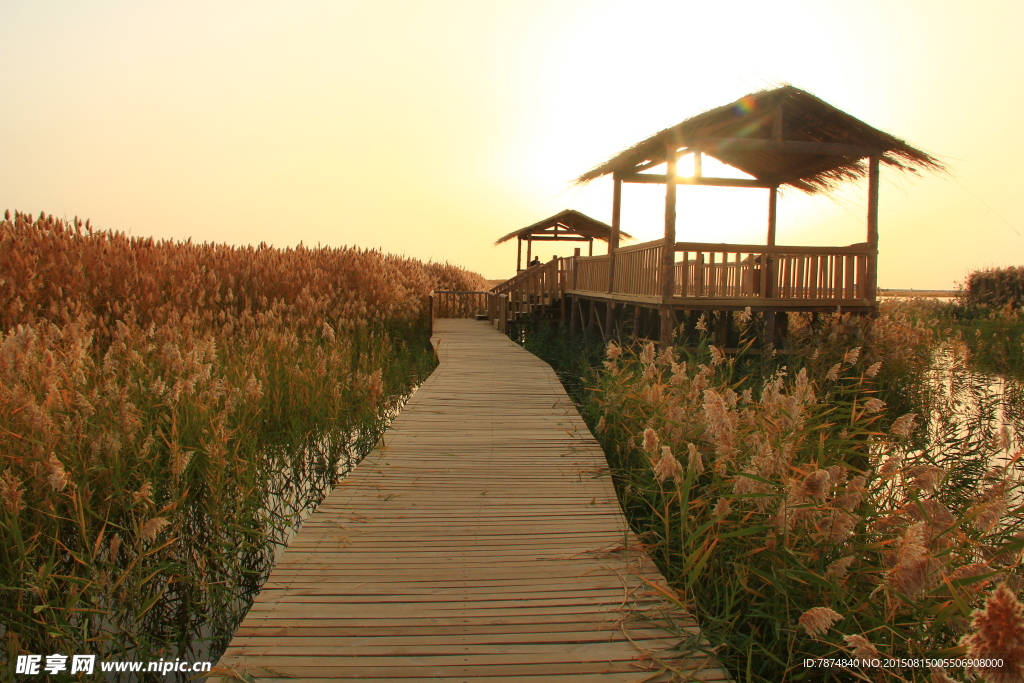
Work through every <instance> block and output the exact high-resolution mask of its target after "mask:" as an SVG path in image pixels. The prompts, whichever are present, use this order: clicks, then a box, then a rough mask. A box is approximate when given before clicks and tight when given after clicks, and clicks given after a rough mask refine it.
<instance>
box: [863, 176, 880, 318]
mask: <svg viewBox="0 0 1024 683" xmlns="http://www.w3.org/2000/svg"><path fill="white" fill-rule="evenodd" d="M868 169H869V170H868V268H867V274H866V279H867V282H866V283H865V284H866V287H865V289H864V292H865V294H866V295H867V299H868V301H870V302H871V303H872V304H873V303H875V301H876V298H877V295H878V157H877V156H873V157H871V162H870V165H869V166H868Z"/></svg>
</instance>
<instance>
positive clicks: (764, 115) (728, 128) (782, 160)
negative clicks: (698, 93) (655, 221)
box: [576, 85, 944, 193]
mask: <svg viewBox="0 0 1024 683" xmlns="http://www.w3.org/2000/svg"><path fill="white" fill-rule="evenodd" d="M777 112H781V113H782V124H781V130H779V129H778V128H775V125H776V123H775V122H776V116H777ZM779 133H781V140H782V141H783V142H779ZM788 143H792V144H788ZM820 143H827V144H826V145H822V144H820ZM669 144H671V145H672V146H673V148H675V149H677V150H678V149H684V148H690V149H694V150H701V151H702V152H704V153H706V154H708V155H709V156H712V157H714V158H716V159H718V160H720V161H722V162H724V163H726V164H729V165H730V166H733V167H735V168H738V169H740V170H741V171H744V172H746V173H749V174H750V175H752V176H754V177H755V178H757V179H758V180H759V181H764V182H767V183H769V184H772V185H790V186H792V187H796V188H798V189H800V190H803V191H804V192H808V193H815V192H821V191H823V190H824V191H828V190H830V189H832V188H833V187H834V186H835V185H837V184H838V183H840V182H842V181H845V180H854V179H857V178H861V177H863V176H864V175H866V173H867V164H866V163H865V161H864V160H865V159H866V158H867V157H869V156H872V155H874V154H878V155H881V163H883V164H886V165H888V166H890V167H893V168H898V169H900V170H902V171H910V172H914V173H916V172H917V171H918V169H919V168H920V169H926V170H944V169H943V166H942V164H940V163H939V162H938V161H937V160H936V159H935V158H934V157H932V156H930V155H929V154H926V153H925V152H922V151H921V150H919V149H915V148H913V147H911V146H910V145H908V144H907V143H906V142H904V141H903V140H900V139H899V138H895V137H893V136H892V135H889V134H888V133H883V132H882V131H880V130H878V129H876V128H872V127H871V126H869V125H868V124H866V123H864V122H863V121H860V120H859V119H855V118H854V117H852V116H850V115H849V114H847V113H846V112H844V111H841V110H839V109H836V108H835V107H833V106H832V105H830V104H828V103H827V102H825V101H823V100H820V99H818V98H817V97H815V96H814V95H812V94H811V93H809V92H807V91H805V90H801V89H799V88H794V87H793V86H791V85H786V86H783V87H781V88H775V89H772V90H762V91H760V92H755V93H751V94H750V95H747V96H746V97H742V98H740V99H738V100H736V101H735V102H733V103H731V104H727V105H725V106H724V107H718V108H717V109H712V110H711V111H707V112H704V113H703V114H698V115H697V116H694V117H692V118H689V119H687V120H685V121H683V122H682V123H680V124H677V125H675V126H672V127H671V128H666V129H665V130H663V131H661V132H659V133H657V134H655V135H653V136H652V137H650V138H648V139H646V140H644V141H643V142H641V143H639V144H637V145H634V146H633V147H630V148H629V149H627V150H625V151H624V152H622V153H621V154H619V155H618V156H616V157H614V158H612V159H610V160H609V161H607V162H605V163H603V164H601V165H600V166H598V167H596V168H594V169H592V170H590V171H588V172H586V173H584V174H583V175H581V176H580V177H579V178H577V179H576V182H577V183H580V184H582V183H586V182H588V181H590V180H593V179H595V178H599V177H601V176H603V175H607V174H609V173H616V172H617V173H620V174H631V173H635V172H637V171H641V170H645V169H647V168H651V167H653V166H656V165H657V164H659V163H664V162H665V161H666V158H667V154H668V152H667V151H666V146H667V145H669ZM827 145H833V146H831V147H828V146H827ZM835 145H841V146H842V147H836V146H835ZM787 147H788V149H787ZM822 152H824V153H822Z"/></svg>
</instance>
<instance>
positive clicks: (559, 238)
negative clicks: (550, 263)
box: [529, 234, 594, 242]
mask: <svg viewBox="0 0 1024 683" xmlns="http://www.w3.org/2000/svg"><path fill="white" fill-rule="evenodd" d="M592 239H594V238H593V237H584V236H583V235H564V234H563V235H531V236H530V239H529V241H530V242H587V241H590V240H592Z"/></svg>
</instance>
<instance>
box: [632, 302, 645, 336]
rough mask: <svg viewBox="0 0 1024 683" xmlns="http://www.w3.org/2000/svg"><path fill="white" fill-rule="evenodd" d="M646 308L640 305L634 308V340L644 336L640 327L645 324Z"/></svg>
mask: <svg viewBox="0 0 1024 683" xmlns="http://www.w3.org/2000/svg"><path fill="white" fill-rule="evenodd" d="M643 311H644V308H643V306H641V305H640V304H636V305H634V306H633V339H639V338H640V337H641V336H642V335H641V334H640V333H641V331H642V330H641V329H640V325H641V324H642V322H643Z"/></svg>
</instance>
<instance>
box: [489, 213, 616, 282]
mask: <svg viewBox="0 0 1024 683" xmlns="http://www.w3.org/2000/svg"><path fill="white" fill-rule="evenodd" d="M611 234H612V226H610V225H608V224H607V223H602V222H601V221H599V220H597V219H595V218H591V217H590V216H588V215H586V214H583V213H580V212H579V211H574V210H573V209H566V210H565V211H562V212H561V213H556V214H555V215H554V216H550V217H548V218H545V219H544V220H542V221H537V222H536V223H534V224H533V225H528V226H526V227H525V228H521V229H519V230H515V231H513V232H510V233H509V234H507V235H505V236H504V237H502V238H501V239H499V240H497V241H496V242H495V243H494V244H495V246H497V245H499V244H503V243H505V242H508V241H509V240H510V239H512V238H517V239H518V240H519V245H518V246H519V249H518V251H517V253H516V271H517V272H518V271H520V270H523V268H522V267H521V262H522V253H523V242H524V241H525V242H526V262H527V263H529V262H530V256H531V255H532V253H533V243H534V242H587V244H588V246H589V254H590V255H593V253H594V240H595V239H597V240H602V241H604V242H608V241H609V240H610V239H611ZM619 236H620V237H622V238H625V239H631V237H630V236H629V235H627V234H626V233H623V232H620V233H619Z"/></svg>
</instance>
